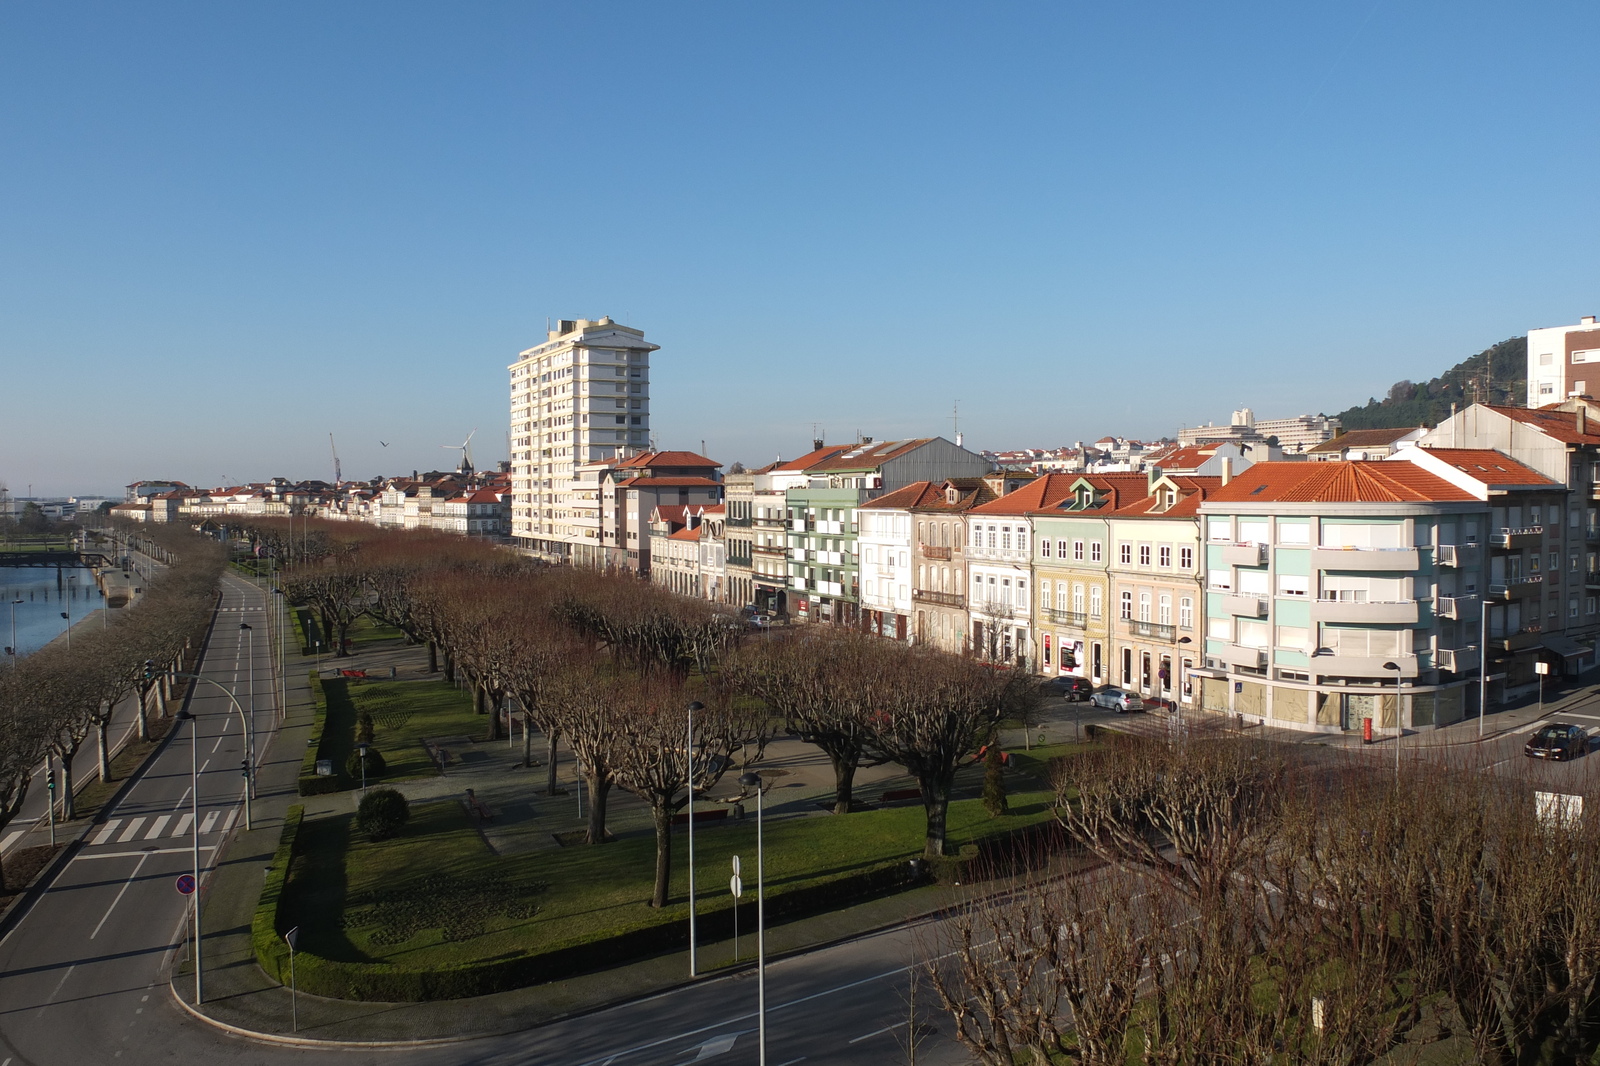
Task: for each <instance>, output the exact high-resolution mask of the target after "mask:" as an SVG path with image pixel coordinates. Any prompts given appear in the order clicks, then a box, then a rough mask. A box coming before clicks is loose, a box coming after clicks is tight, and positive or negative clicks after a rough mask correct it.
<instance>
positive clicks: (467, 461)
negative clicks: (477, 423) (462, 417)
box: [439, 428, 478, 474]
mask: <svg viewBox="0 0 1600 1066" xmlns="http://www.w3.org/2000/svg"><path fill="white" fill-rule="evenodd" d="M477 432H478V431H477V429H476V428H474V429H473V431H472V432H471V433H468V434H467V439H466V440H464V441H462V442H461V443H460V444H441V445H439V447H441V448H443V449H445V450H446V451H452V452H453V451H459V452H460V453H461V466H460V467H458V468H457V469H458V470H459V471H460V472H461V473H463V474H470V473H472V471H473V470H474V469H475V468H474V467H473V465H472V438H473V436H474V435H475V434H476V433H477Z"/></svg>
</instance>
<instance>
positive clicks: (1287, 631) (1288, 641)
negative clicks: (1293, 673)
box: [1278, 626, 1311, 652]
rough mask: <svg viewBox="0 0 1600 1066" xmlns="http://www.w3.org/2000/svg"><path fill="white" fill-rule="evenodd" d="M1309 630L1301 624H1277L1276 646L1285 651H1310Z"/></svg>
mask: <svg viewBox="0 0 1600 1066" xmlns="http://www.w3.org/2000/svg"><path fill="white" fill-rule="evenodd" d="M1310 644H1311V630H1309V629H1306V628H1305V627H1303V626H1279V627H1278V647H1280V648H1283V649H1285V650H1286V651H1300V652H1306V651H1310V650H1311V647H1310Z"/></svg>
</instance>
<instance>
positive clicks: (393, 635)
mask: <svg viewBox="0 0 1600 1066" xmlns="http://www.w3.org/2000/svg"><path fill="white" fill-rule="evenodd" d="M348 636H349V639H350V644H351V646H352V647H354V648H357V649H359V648H360V647H361V646H362V645H364V644H377V643H381V642H382V641H386V640H404V639H405V636H406V635H405V634H404V633H402V632H400V630H398V629H396V628H395V627H394V626H391V625H385V624H384V623H382V622H380V621H378V620H377V619H376V618H373V617H372V616H371V615H362V616H361V617H360V618H357V619H356V620H355V624H354V625H352V626H351V627H350V632H349V634H348Z"/></svg>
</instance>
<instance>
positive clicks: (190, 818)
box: [172, 811, 194, 837]
mask: <svg viewBox="0 0 1600 1066" xmlns="http://www.w3.org/2000/svg"><path fill="white" fill-rule="evenodd" d="M193 824H194V815H193V814H190V813H188V812H187V811H186V812H184V815H183V817H182V818H179V819H178V824H177V826H176V827H174V828H173V830H172V835H173V836H175V837H181V836H183V834H185V833H187V832H188V831H189V827H190V826H191V825H193Z"/></svg>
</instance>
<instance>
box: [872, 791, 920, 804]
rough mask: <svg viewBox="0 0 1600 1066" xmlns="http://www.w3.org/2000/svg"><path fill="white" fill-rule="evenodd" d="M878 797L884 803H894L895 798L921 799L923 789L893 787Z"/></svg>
mask: <svg viewBox="0 0 1600 1066" xmlns="http://www.w3.org/2000/svg"><path fill="white" fill-rule="evenodd" d="M878 798H879V799H880V800H882V801H883V802H884V803H893V802H894V801H895V800H914V799H921V798H922V789H920V788H891V789H890V790H889V791H887V792H885V793H884V794H883V795H882V796H879V797H878Z"/></svg>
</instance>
